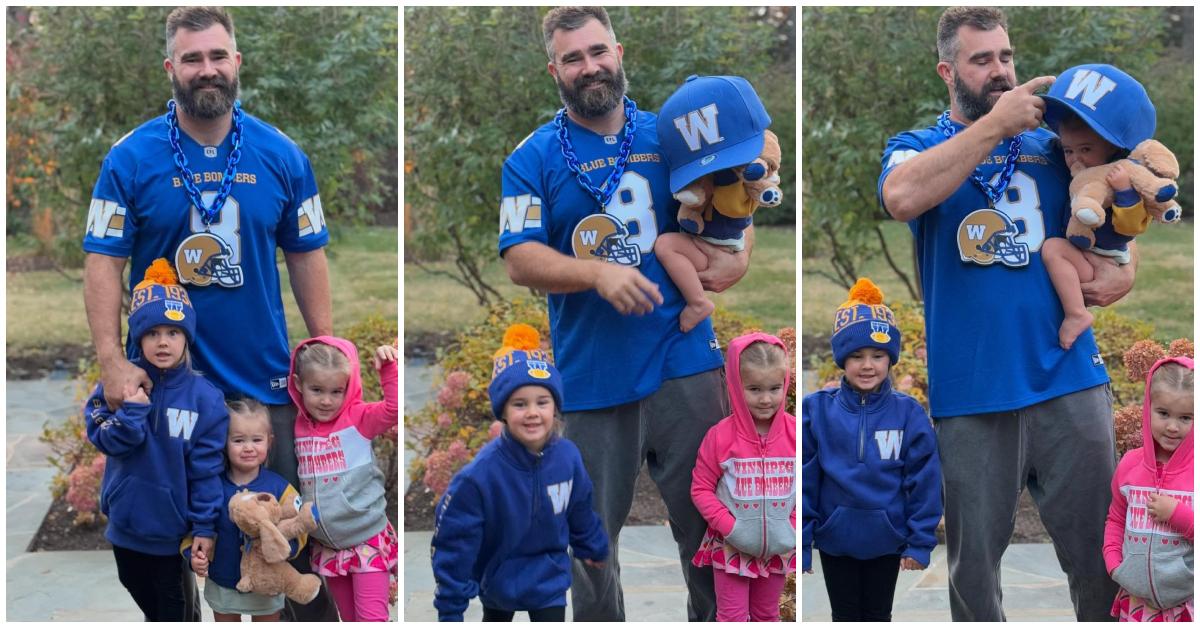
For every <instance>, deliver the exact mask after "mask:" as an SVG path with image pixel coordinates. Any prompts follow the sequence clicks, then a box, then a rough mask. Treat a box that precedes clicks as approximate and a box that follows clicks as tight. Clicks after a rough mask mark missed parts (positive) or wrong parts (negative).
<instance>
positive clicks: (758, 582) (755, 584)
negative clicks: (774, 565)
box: [713, 568, 787, 621]
mask: <svg viewBox="0 0 1200 628" xmlns="http://www.w3.org/2000/svg"><path fill="white" fill-rule="evenodd" d="M786 581H787V578H785V577H784V576H783V574H777V573H773V574H771V575H770V576H768V577H766V578H763V577H761V576H760V577H758V578H746V577H743V576H739V575H737V574H731V573H725V571H724V570H721V569H716V568H714V569H713V585H714V588H715V589H716V591H717V621H747V620H748V621H779V594H780V593H782V592H783V585H784V584H785V583H786Z"/></svg>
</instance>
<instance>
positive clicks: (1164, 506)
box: [1146, 493, 1179, 523]
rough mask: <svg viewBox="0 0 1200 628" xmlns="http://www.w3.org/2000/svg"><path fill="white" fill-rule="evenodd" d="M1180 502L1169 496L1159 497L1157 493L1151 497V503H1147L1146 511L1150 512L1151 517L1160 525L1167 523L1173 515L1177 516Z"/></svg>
mask: <svg viewBox="0 0 1200 628" xmlns="http://www.w3.org/2000/svg"><path fill="white" fill-rule="evenodd" d="M1178 505H1179V502H1178V501H1176V500H1175V498H1174V497H1171V496H1169V495H1159V494H1157V493H1155V494H1154V495H1151V496H1150V501H1149V502H1147V503H1146V510H1149V511H1150V516H1151V517H1152V518H1153V519H1154V520H1155V521H1157V522H1159V523H1166V522H1167V520H1168V519H1170V518H1171V515H1173V514H1175V507H1176V506H1178Z"/></svg>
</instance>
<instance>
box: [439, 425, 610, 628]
mask: <svg viewBox="0 0 1200 628" xmlns="http://www.w3.org/2000/svg"><path fill="white" fill-rule="evenodd" d="M436 516H437V519H436V523H435V527H434V530H433V548H432V553H433V576H434V578H435V579H436V580H437V589H436V590H435V591H434V602H433V604H434V606H435V607H437V610H438V619H439V620H440V621H462V619H463V611H465V610H466V608H467V604H468V602H469V601H470V599H471V598H473V597H475V596H476V595H478V596H479V600H480V602H482V603H483V605H484V606H486V607H488V608H491V609H496V610H508V611H520V610H525V611H527V610H539V609H543V608H551V607H555V606H566V603H567V589H568V588H570V586H571V560H570V558H569V557H568V556H567V547H568V546H570V548H571V549H572V550H573V552H574V556H575V558H577V559H581V560H582V559H591V560H595V561H602V560H604V559H605V558H606V557H607V556H608V535H607V534H606V533H605V532H604V526H603V525H602V524H601V523H600V518H599V517H598V516H596V513H595V512H594V511H593V510H592V481H591V480H590V479H589V478H588V475H587V471H585V470H584V468H583V459H582V458H581V457H580V455H579V450H578V449H577V448H576V447H575V443H572V442H571V441H569V440H567V439H565V438H561V437H558V436H552V437H551V438H550V441H549V442H547V443H546V446H545V447H544V448H543V449H542V451H541V453H540V454H533V453H531V452H530V451H529V450H527V449H526V448H525V447H524V446H523V445H521V444H520V443H519V442H517V441H516V439H514V438H512V436H510V435H509V433H508V430H507V428H506V429H505V430H504V431H503V432H502V433H501V435H500V437H499V438H496V439H494V440H493V441H492V442H490V443H488V444H487V445H485V446H484V447H483V449H481V450H479V454H478V455H476V456H475V459H474V460H472V461H471V462H470V463H469V464H468V465H467V466H465V467H463V468H462V470H461V471H459V472H458V474H457V475H455V476H454V478H453V479H451V480H450V487H449V488H447V489H446V493H445V494H444V495H442V498H441V500H440V501H438V505H437V509H436Z"/></svg>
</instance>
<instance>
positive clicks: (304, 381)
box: [288, 336, 399, 621]
mask: <svg viewBox="0 0 1200 628" xmlns="http://www.w3.org/2000/svg"><path fill="white" fill-rule="evenodd" d="M398 357H399V356H398V353H397V351H396V348H395V347H392V346H390V345H384V346H382V347H379V348H378V349H377V350H376V351H375V356H374V364H375V370H377V371H379V381H380V384H381V385H382V387H383V401H377V402H375V403H364V402H363V400H362V377H361V375H360V374H359V367H358V350H357V349H355V347H354V344H353V343H351V342H350V341H349V340H345V339H342V338H335V337H333V336H318V337H316V338H310V339H308V340H305V341H304V342H301V343H300V345H299V346H297V347H296V350H295V351H294V352H293V353H292V369H291V377H290V378H289V379H288V394H290V395H291V397H292V401H294V402H295V403H296V408H297V413H296V458H297V461H298V465H297V469H296V470H297V473H298V474H299V476H300V494H301V495H302V497H303V499H304V501H306V502H309V501H311V502H314V503H315V504H316V511H315V512H316V513H317V515H318V521H317V529H316V530H314V531H313V532H312V533H310V534H309V537H308V538H309V540H310V541H311V542H312V546H313V549H312V569H313V573H315V574H319V575H321V576H324V577H325V582H326V584H328V585H329V591H330V593H331V594H332V595H333V599H334V602H335V603H336V604H337V607H338V613H339V614H340V615H341V617H342V621H387V620H388V586H389V584H390V579H391V575H390V574H391V573H392V572H394V571H395V570H396V563H397V559H398V550H397V548H398V545H397V542H396V530H395V528H393V527H392V524H391V522H389V521H388V518H387V512H386V511H387V505H386V504H387V499H386V497H385V496H384V482H383V472H382V471H380V470H379V465H377V464H375V456H374V454H373V453H372V447H371V439H373V438H375V437H376V436H379V435H380V434H383V433H385V432H387V431H388V430H390V429H393V428H395V427H396V426H397V425H398V423H399V403H398V397H399V390H398V388H397V372H398V370H399V369H398V368H397V366H396V361H397V358H398Z"/></svg>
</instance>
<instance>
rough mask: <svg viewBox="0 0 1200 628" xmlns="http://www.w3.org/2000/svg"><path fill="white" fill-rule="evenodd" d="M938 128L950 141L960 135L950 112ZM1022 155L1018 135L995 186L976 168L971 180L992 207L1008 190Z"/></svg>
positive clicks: (1010, 146)
mask: <svg viewBox="0 0 1200 628" xmlns="http://www.w3.org/2000/svg"><path fill="white" fill-rule="evenodd" d="M937 126H938V128H939V129H941V131H942V135H945V136H946V139H950V138H952V137H954V134H955V133H958V129H956V128H954V125H953V124H951V123H950V112H949V111H943V112H942V115H940V116H938V121H937ZM1020 154H1021V136H1020V135H1017V136H1015V137H1013V138H1012V142H1010V143H1009V145H1008V156H1007V157H1005V158H1004V170H1003V171H1001V172H1000V180H999V181H997V182H996V185H994V186H992V185H989V184H988V183H987V181H985V180H984V178H983V174H982V173H980V172H979V168H976V169H975V172H972V173H971V180H972V181H974V182H975V185H977V186H979V189H981V190H983V194H984V196H987V197H988V200H989V201H991V203H992V207H995V206H996V203H999V202H1000V199H1001V198H1002V197H1003V196H1004V192H1005V190H1007V189H1008V182H1009V181H1012V176H1013V172H1014V171H1015V170H1016V169H1017V158H1018V157H1019V156H1020Z"/></svg>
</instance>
